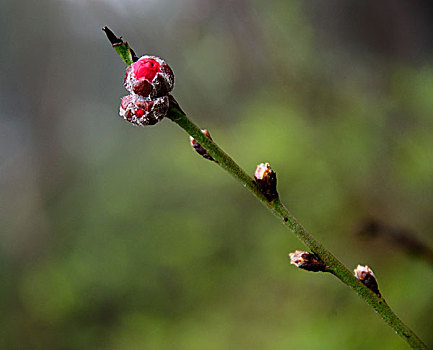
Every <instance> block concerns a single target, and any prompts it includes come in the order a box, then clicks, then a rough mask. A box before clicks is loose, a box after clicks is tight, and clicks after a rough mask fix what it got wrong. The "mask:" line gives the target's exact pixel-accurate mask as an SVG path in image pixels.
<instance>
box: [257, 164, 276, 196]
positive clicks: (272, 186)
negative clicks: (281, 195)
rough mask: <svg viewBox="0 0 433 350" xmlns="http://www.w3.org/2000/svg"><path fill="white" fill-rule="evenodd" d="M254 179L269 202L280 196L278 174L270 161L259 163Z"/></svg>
mask: <svg viewBox="0 0 433 350" xmlns="http://www.w3.org/2000/svg"><path fill="white" fill-rule="evenodd" d="M254 179H255V180H256V183H257V186H258V187H259V189H260V191H261V192H262V193H263V194H264V195H265V197H266V199H267V200H268V201H269V202H272V201H274V200H275V199H277V198H278V192H277V174H276V173H275V172H274V171H273V170H272V169H271V167H270V165H269V163H261V164H259V165H257V169H256V172H255V173H254Z"/></svg>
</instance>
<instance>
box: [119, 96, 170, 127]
mask: <svg viewBox="0 0 433 350" xmlns="http://www.w3.org/2000/svg"><path fill="white" fill-rule="evenodd" d="M168 106H169V101H168V96H163V97H157V98H155V99H153V100H148V99H144V98H141V97H140V96H136V95H132V94H131V95H128V96H124V97H123V98H122V101H121V102H120V109H119V114H120V116H121V117H122V118H123V119H125V120H126V121H128V122H130V123H132V124H135V125H138V126H145V125H154V124H156V123H157V122H159V121H161V120H162V119H163V118H164V117H165V115H166V114H167V111H168Z"/></svg>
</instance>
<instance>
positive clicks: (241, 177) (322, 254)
mask: <svg viewBox="0 0 433 350" xmlns="http://www.w3.org/2000/svg"><path fill="white" fill-rule="evenodd" d="M103 30H104V31H105V33H106V34H107V37H108V39H109V40H110V42H111V44H112V45H113V48H114V49H115V50H116V52H117V53H118V54H119V55H120V57H121V58H122V59H123V61H124V62H125V63H126V64H127V65H129V64H132V63H133V62H134V61H136V56H135V54H134V52H133V51H132V49H131V48H130V47H129V45H128V43H126V42H124V41H123V40H122V39H121V38H118V37H116V36H115V35H114V33H113V32H111V31H110V30H109V29H108V28H107V27H104V28H103ZM169 98H170V107H169V111H168V113H167V117H168V118H169V119H171V120H172V121H173V122H175V123H176V124H177V125H179V126H180V127H181V128H182V129H184V130H185V131H186V132H187V133H188V134H189V135H190V136H192V137H193V138H194V139H195V140H196V141H197V142H198V143H199V144H200V145H201V146H202V147H203V148H204V149H205V150H206V151H207V152H208V153H209V154H210V155H211V156H212V158H213V159H214V160H215V161H216V163H217V164H218V165H219V166H221V167H222V168H223V169H225V170H226V171H227V172H228V173H230V174H231V175H232V176H233V177H234V178H235V179H236V180H238V181H239V182H240V183H241V184H242V185H243V186H244V187H245V188H246V189H247V190H248V191H250V192H251V193H252V194H253V195H254V196H255V197H256V198H257V199H258V200H259V201H260V202H261V203H262V204H263V205H264V206H265V207H267V208H268V209H269V210H270V211H271V212H272V213H273V214H274V215H275V216H276V217H277V218H278V219H279V220H280V222H281V223H282V224H283V225H284V226H285V227H286V228H287V229H288V230H289V231H291V232H293V233H294V234H295V235H296V236H297V237H298V238H299V239H300V240H301V241H302V242H303V243H304V244H305V245H306V246H307V247H308V248H309V249H310V250H311V251H312V252H313V253H314V254H315V255H316V256H317V257H318V258H319V259H320V260H321V261H322V262H323V263H324V264H325V265H326V269H325V270H324V271H326V272H330V273H332V274H333V275H334V276H336V277H337V278H338V279H339V280H340V281H342V282H343V283H344V284H346V285H347V286H349V287H351V288H352V289H353V290H355V291H356V293H358V295H359V296H360V297H361V298H362V299H364V300H365V301H366V302H367V303H368V304H369V305H370V306H371V307H372V308H373V309H374V310H375V311H376V312H377V313H378V314H379V315H380V316H381V317H382V318H383V319H384V320H385V322H386V323H387V324H388V325H389V326H390V327H391V328H392V329H394V330H395V332H396V333H397V334H399V335H400V336H401V337H402V338H403V339H404V340H405V341H406V342H407V343H408V344H409V345H410V346H411V347H412V348H413V349H427V346H426V345H425V344H424V343H423V341H422V340H421V339H419V338H418V337H417V336H416V334H415V333H414V332H413V331H412V330H410V329H409V328H408V327H407V326H406V325H405V324H404V323H403V322H402V321H401V320H400V319H399V318H398V317H397V315H396V314H394V312H393V311H392V310H391V308H390V307H389V306H388V304H387V303H386V302H385V300H384V299H383V298H382V297H381V296H380V294H376V293H375V292H373V291H372V290H371V289H370V288H368V287H367V286H366V285H365V284H363V283H362V282H361V281H360V280H358V279H357V278H356V277H355V276H354V275H353V273H352V272H351V271H349V270H348V269H347V268H346V267H345V266H344V265H343V264H342V263H341V262H340V261H339V260H338V259H337V258H336V257H334V255H332V254H331V253H330V252H329V251H328V250H327V249H326V248H325V247H324V246H323V245H322V244H321V243H320V242H319V241H317V240H316V239H315V238H314V237H313V235H311V233H310V232H308V231H307V230H306V229H305V228H304V227H303V226H302V224H301V223H300V222H299V221H298V220H297V219H296V218H295V217H294V216H293V215H292V213H290V212H289V211H288V210H287V208H286V207H285V206H284V204H283V203H282V202H281V201H280V199H279V198H278V196H277V197H276V198H274V199H272V200H270V199H269V198H267V197H266V196H265V194H264V193H263V191H262V189H261V188H260V186H259V185H258V183H257V182H256V181H255V180H254V179H253V178H252V177H250V176H249V175H248V174H247V173H246V172H245V171H244V170H243V169H242V168H240V167H239V165H237V164H236V162H235V161H234V160H233V159H232V158H230V156H229V155H228V154H226V153H225V152H224V151H223V150H222V149H221V148H220V147H219V146H218V145H217V144H216V143H215V142H213V141H212V140H211V139H210V138H208V137H207V136H206V135H205V134H203V133H202V131H201V130H200V129H199V128H198V127H197V126H196V125H195V124H194V123H193V122H191V121H190V120H189V119H188V117H187V116H186V114H185V113H184V112H183V111H182V109H181V108H180V106H179V104H178V103H177V102H176V100H175V99H174V97H173V96H171V95H169Z"/></svg>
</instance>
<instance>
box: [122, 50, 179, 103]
mask: <svg viewBox="0 0 433 350" xmlns="http://www.w3.org/2000/svg"><path fill="white" fill-rule="evenodd" d="M124 85H125V88H126V89H127V90H128V91H129V92H130V93H131V94H136V95H139V96H142V97H145V98H149V99H153V98H155V97H161V96H165V95H167V94H168V93H169V92H170V91H171V90H173V87H174V74H173V71H172V70H171V68H170V67H169V65H168V64H167V63H165V61H164V60H162V59H161V58H159V57H156V56H142V57H140V58H139V59H138V61H136V62H134V63H132V64H131V65H129V66H128V68H126V74H125V80H124Z"/></svg>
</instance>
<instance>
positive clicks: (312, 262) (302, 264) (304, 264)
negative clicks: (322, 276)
mask: <svg viewBox="0 0 433 350" xmlns="http://www.w3.org/2000/svg"><path fill="white" fill-rule="evenodd" d="M289 256H290V263H291V264H293V265H295V266H296V267H299V268H300V269H304V270H307V271H313V272H318V271H326V265H325V264H324V263H323V261H322V260H320V258H319V257H318V256H316V255H315V254H313V253H309V252H305V251H303V250H297V251H295V252H294V253H290V254H289Z"/></svg>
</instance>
